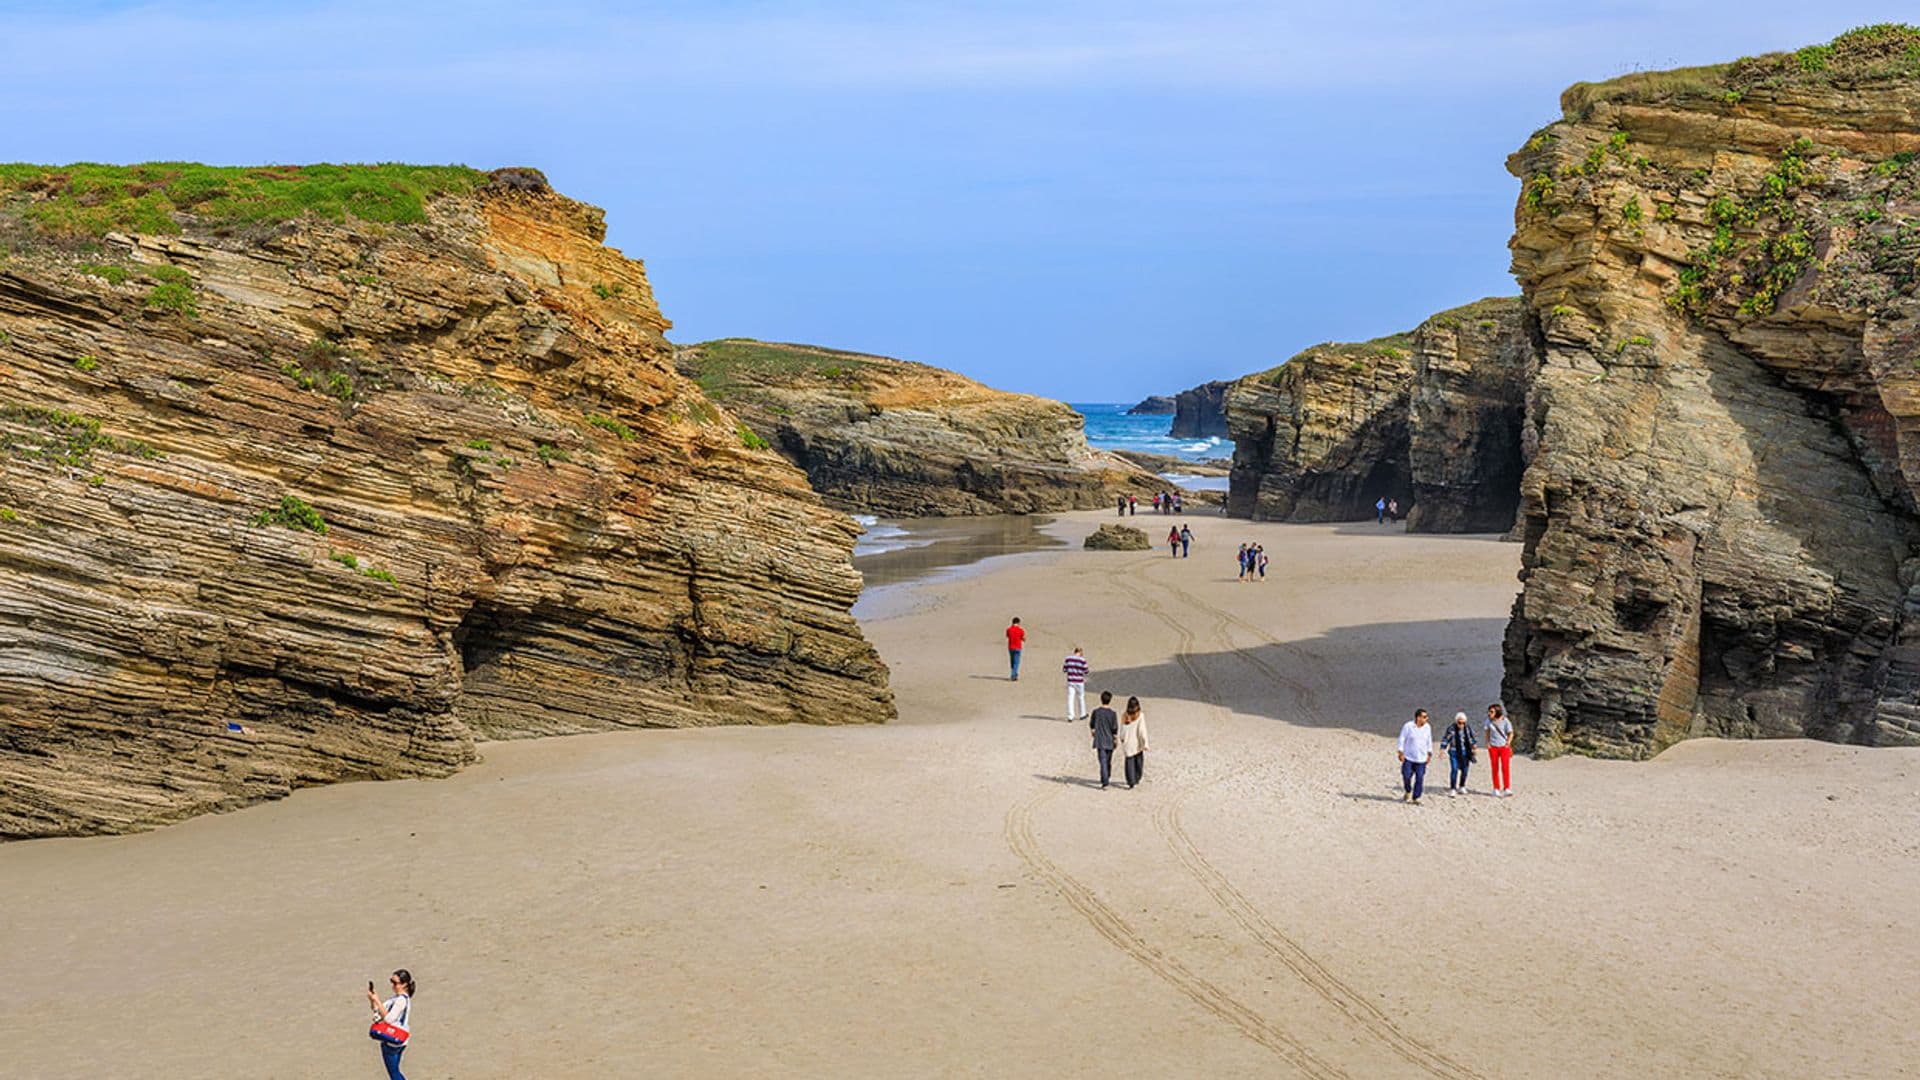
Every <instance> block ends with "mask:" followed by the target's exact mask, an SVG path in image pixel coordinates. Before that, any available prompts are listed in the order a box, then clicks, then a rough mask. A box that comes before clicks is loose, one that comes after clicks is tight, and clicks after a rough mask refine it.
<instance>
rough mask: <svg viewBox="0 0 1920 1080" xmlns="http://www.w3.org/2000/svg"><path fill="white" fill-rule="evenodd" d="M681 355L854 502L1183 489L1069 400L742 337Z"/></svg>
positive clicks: (1088, 503)
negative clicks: (1119, 452) (1117, 443)
mask: <svg viewBox="0 0 1920 1080" xmlns="http://www.w3.org/2000/svg"><path fill="white" fill-rule="evenodd" d="M678 362H679V364H680V369H681V371H682V372H684V373H685V374H687V375H688V376H690V377H692V378H694V379H695V380H697V381H698V382H699V384H700V386H701V387H702V388H703V389H704V390H705V391H706V392H707V393H708V395H709V396H711V397H713V398H714V399H715V400H717V401H720V402H723V403H724V404H726V406H727V407H728V408H730V409H732V410H734V411H735V412H736V413H738V414H739V416H740V418H741V419H742V420H743V421H744V422H745V423H746V425H747V428H748V430H750V431H751V432H752V434H753V436H754V437H756V438H757V439H759V440H761V441H764V442H765V443H767V444H768V445H770V446H772V447H773V448H774V449H775V450H778V451H779V452H780V453H782V454H784V455H786V457H787V458H788V460H790V461H792V462H793V463H794V464H795V465H797V466H799V467H800V468H801V469H803V470H805V471H806V474H807V478H808V480H809V481H811V482H812V484H813V487H814V490H815V491H818V492H819V493H820V494H821V496H822V497H823V498H825V499H826V500H827V501H828V502H829V503H831V504H833V505H835V506H840V507H844V508H846V509H848V510H854V511H863V512H869V513H875V514H884V515H888V516H894V517H921V516H952V515H965V514H1025V513H1033V512H1038V511H1048V510H1086V509H1091V508H1094V507H1105V506H1112V505H1114V501H1115V498H1116V497H1117V496H1122V495H1128V494H1131V495H1134V496H1136V497H1138V498H1141V499H1147V498H1151V497H1152V495H1153V493H1154V492H1156V491H1168V492H1170V491H1172V490H1173V485H1172V484H1170V483H1168V482H1167V481H1165V480H1162V479H1161V478H1159V477H1158V476H1155V475H1154V474H1153V473H1150V472H1148V471H1146V470H1145V469H1142V468H1140V467H1139V466H1137V465H1135V464H1133V463H1132V462H1129V461H1126V460H1124V459H1122V458H1119V457H1117V456H1115V455H1113V454H1109V453H1106V452H1104V451H1100V450H1095V449H1092V448H1091V447H1089V446H1088V445H1087V436H1086V430H1085V420H1084V418H1082V417H1081V416H1080V414H1079V413H1076V412H1074V411H1073V410H1072V409H1070V408H1068V407H1067V406H1066V405H1063V404H1061V403H1060V402H1058V401H1051V400H1048V399H1047V398H1041V397H1033V396H1031V395H1028V394H1013V393H1008V392H1006V391H1004V390H995V389H993V388H992V387H988V386H982V385H981V384H980V383H977V382H975V381H974V380H972V379H969V378H967V377H966V376H964V375H960V374H957V373H955V372H951V371H947V370H944V369H942V368H937V367H931V366H929V365H927V364H918V363H913V362H911V361H907V360H895V359H892V358H890V357H884V356H870V355H867V354H865V353H851V352H845V351H842V350H839V349H823V348H820V347H819V346H815V345H790V344H783V343H779V342H766V341H751V340H747V339H743V338H729V339H725V340H721V341H709V342H704V343H702V344H699V345H689V346H683V347H681V348H680V350H679V360H678Z"/></svg>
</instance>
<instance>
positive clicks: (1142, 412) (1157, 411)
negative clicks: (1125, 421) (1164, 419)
mask: <svg viewBox="0 0 1920 1080" xmlns="http://www.w3.org/2000/svg"><path fill="white" fill-rule="evenodd" d="M1173 410H1174V402H1173V399H1172V398H1170V397H1167V396H1166V395H1165V394H1150V395H1148V396H1147V397H1144V398H1141V399H1140V403H1139V404H1138V405H1135V406H1134V407H1133V408H1131V409H1128V410H1127V415H1128V416H1172V415H1173Z"/></svg>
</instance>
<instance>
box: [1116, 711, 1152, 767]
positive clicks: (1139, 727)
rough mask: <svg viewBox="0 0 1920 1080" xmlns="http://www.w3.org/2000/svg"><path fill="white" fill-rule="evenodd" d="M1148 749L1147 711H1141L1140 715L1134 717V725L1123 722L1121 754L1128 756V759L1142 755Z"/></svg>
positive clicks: (1121, 726) (1121, 725)
mask: <svg viewBox="0 0 1920 1080" xmlns="http://www.w3.org/2000/svg"><path fill="white" fill-rule="evenodd" d="M1146 748H1147V711H1146V710H1145V709H1142V710H1140V715H1139V716H1136V717H1134V719H1133V723H1131V724H1129V723H1126V722H1125V720H1122V721H1121V724H1120V752H1121V753H1122V754H1124V755H1126V756H1127V757H1132V756H1133V755H1135V754H1138V753H1140V752H1141V751H1143V750H1145V749H1146Z"/></svg>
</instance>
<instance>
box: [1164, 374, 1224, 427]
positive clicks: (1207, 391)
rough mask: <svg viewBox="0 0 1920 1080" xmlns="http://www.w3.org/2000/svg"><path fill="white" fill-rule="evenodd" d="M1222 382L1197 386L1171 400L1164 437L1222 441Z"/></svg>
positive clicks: (1183, 391) (1181, 392)
mask: <svg viewBox="0 0 1920 1080" xmlns="http://www.w3.org/2000/svg"><path fill="white" fill-rule="evenodd" d="M1231 385H1232V384H1231V383H1229V382H1225V381H1215V382H1210V383H1201V384H1200V385H1199V386H1196V387H1194V388H1193V389H1191V390H1182V391H1180V392H1179V393H1178V394H1175V395H1174V396H1173V426H1172V427H1170V428H1168V429H1167V436H1168V437H1169V438H1174V439H1224V438H1226V437H1227V412H1226V398H1227V387H1228V386H1231Z"/></svg>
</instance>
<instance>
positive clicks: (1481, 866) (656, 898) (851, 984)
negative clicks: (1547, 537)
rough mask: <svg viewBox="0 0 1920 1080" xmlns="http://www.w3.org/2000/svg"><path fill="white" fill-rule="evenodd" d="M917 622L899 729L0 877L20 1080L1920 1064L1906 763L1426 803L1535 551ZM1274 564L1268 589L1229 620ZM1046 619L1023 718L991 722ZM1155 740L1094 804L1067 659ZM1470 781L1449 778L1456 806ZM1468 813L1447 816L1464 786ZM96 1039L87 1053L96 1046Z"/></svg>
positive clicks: (1915, 779) (1768, 753) (897, 618)
mask: <svg viewBox="0 0 1920 1080" xmlns="http://www.w3.org/2000/svg"><path fill="white" fill-rule="evenodd" d="M1102 520H1106V517H1105V516H1104V515H1100V514H1098V513H1087V514H1077V515H1068V516H1065V517H1063V518H1062V519H1061V520H1060V521H1059V522H1058V523H1057V524H1055V525H1052V526H1049V530H1050V531H1051V532H1053V533H1055V534H1057V535H1058V536H1060V537H1061V538H1062V539H1065V540H1067V541H1069V542H1070V543H1072V544H1074V545H1075V546H1072V547H1069V548H1063V549H1054V550H1048V551H1040V552H1033V553H1028V554H1021V555H1012V556H1009V557H1006V558H1003V559H997V560H995V561H994V562H993V563H991V564H989V565H988V566H987V567H986V568H985V569H984V570H982V571H980V572H977V573H972V574H970V575H968V576H966V577H964V578H959V579H950V580H935V581H932V582H927V583H923V584H917V585H909V586H904V587H902V588H904V589H905V590H907V591H909V592H911V593H912V594H913V596H914V601H913V602H912V603H909V604H900V605H895V606H894V608H893V611H894V613H892V614H885V615H881V616H876V617H872V618H870V619H869V620H868V621H867V627H868V630H869V632H870V633H871V634H872V636H873V638H874V640H875V641H876V642H877V643H878V644H879V646H880V649H881V651H882V654H883V655H884V656H885V657H886V658H887V660H888V662H889V663H890V664H891V665H892V667H893V672H894V686H895V688H896V691H897V693H898V695H899V700H900V704H901V714H902V718H901V721H900V722H899V723H898V724H895V725H890V726H887V727H884V728H838V729H832V728H799V727H791V728H778V729H757V730H755V729H738V728H733V729H713V730H704V731H636V732H626V733H616V734H609V735H598V736H586V737H578V738H570V739H551V740H542V741H532V742H523V743H513V744H493V745H489V746H488V747H486V748H485V757H486V760H485V761H484V762H483V763H482V764H481V765H479V766H477V767H476V768H474V769H472V770H470V771H468V772H466V773H463V774H461V775H459V776H456V777H453V778H450V779H447V780H442V781H433V782H397V783H383V784H354V785H346V786H341V787H334V788H327V789H319V790H313V791H307V792H302V793H300V794H297V795H295V796H294V797H292V798H290V799H288V800H285V801H283V802H281V803H277V804H274V805H270V806H262V807H256V808H253V809H249V810H245V811H241V812H238V813H233V814H227V815H222V816H219V817H212V818H202V819H198V820H195V821H191V822H187V823H185V824H182V825H179V826H175V827H172V828H169V829H165V830H161V831H159V832H155V833H149V834H145V835H140V836H131V837H115V838H100V839H89V840H56V841H37V842H31V843H24V844H13V845H8V846H5V847H0V912H4V913H5V914H4V917H0V957H5V958H6V961H7V963H6V969H7V974H8V975H9V976H10V978H8V979H7V980H6V982H5V989H4V990H0V1075H5V1076H9V1077H11V1076H19V1077H40V1076H49V1075H78V1076H115V1077H139V1076H155V1077H190V1076H191V1077H201V1076H241V1075H246V1076H272V1077H307V1076H351V1075H356V1074H357V1075H366V1076H377V1075H380V1073H379V1064H378V1054H377V1052H376V1050H375V1047H374V1045H373V1044H372V1043H371V1042H370V1041H369V1040H368V1039H367V1038H366V1037H365V1028H366V1016H365V1008H364V1001H363V1000H362V999H361V998H360V996H359V995H360V993H361V989H362V987H363V986H364V984H365V981H366V980H367V979H369V978H373V979H381V978H382V977H383V976H384V974H385V972H386V971H387V970H388V969H390V968H392V967H394V966H397V965H406V966H408V967H410V968H411V969H412V970H413V971H414V973H415V975H416V976H417V977H418V978H419V980H420V984H421V985H420V995H419V999H418V1008H417V1015H416V1024H415V1027H416V1031H417V1035H416V1039H415V1046H414V1047H413V1048H412V1049H410V1050H409V1051H408V1052H407V1058H406V1067H407V1070H408V1072H409V1074H410V1075H413V1076H416V1077H437V1076H458V1077H530V1076H537V1077H569V1076H617V1075H660V1076H701V1077H704V1076H735V1075H747V1076H828V1075H830V1076H862V1077H866V1076H872V1077H896V1076H920V1075H939V1076H946V1075H968V1076H1047V1077H1057V1076H1099V1075H1115V1074H1120V1075H1147V1076H1194V1075H1209V1076H1276V1075H1278V1076H1286V1075H1307V1076H1314V1077H1339V1076H1350V1077H1375V1076H1388V1077H1392V1076H1440V1077H1540V1076H1572V1075H1578V1076H1583V1077H1615V1076H1618V1077H1643V1076H1682V1075H1684V1076H1779V1077H1795V1076H1806V1075H1827V1076H1849V1077H1853V1076H1858V1077H1881V1076H1892V1075H1897V1074H1899V1073H1900V1072H1901V1071H1902V1070H1904V1069H1906V1068H1907V1067H1908V1063H1910V1062H1911V1061H1912V1060H1914V1058H1915V1055H1916V1052H1920V1033H1917V1032H1916V1029H1915V1026H1914V1025H1913V1024H1912V1023H1911V1019H1910V1016H1909V1015H1908V1014H1909V1013H1910V1011H1911V1010H1910V1003H1909V1002H1908V1000H1907V995H1905V993H1904V991H1903V989H1902V988H1903V987H1904V986H1905V985H1906V984H1907V983H1908V981H1909V980H1910V979H1911V976H1912V972H1913V970H1915V966H1916V963H1920V948H1917V947H1916V946H1915V944H1914V936H1913V933H1912V930H1911V928H1910V926H1909V925H1908V924H1909V922H1910V913H1911V912H1912V911H1913V910H1914V905H1915V901H1916V900H1917V899H1920V860H1916V855H1920V839H1917V838H1916V834H1915V830H1914V824H1915V822H1916V821H1917V820H1920V752H1916V751H1910V750H1881V751H1869V750H1859V749H1853V748H1847V747H1836V746H1828V745H1824V744H1815V743H1807V742H1776V743H1764V744H1733V743H1719V742H1696V743H1689V744H1683V745H1682V746H1680V747H1678V748H1676V749H1675V750H1673V751H1670V752H1669V753H1667V754H1666V755H1664V756H1662V757H1661V758H1660V759H1658V760H1655V761H1653V762H1648V763H1638V764H1636V763H1625V762H1597V761H1587V760H1581V759H1560V760H1556V761H1551V762H1534V761H1530V760H1526V759H1521V760H1519V761H1517V762H1516V763H1515V767H1514V786H1515V789H1516V791H1517V792H1518V795H1517V796H1516V797H1515V798H1512V799H1505V800H1499V799H1494V798H1491V797H1489V796H1487V795H1485V794H1484V792H1485V790H1486V778H1485V774H1484V772H1478V773H1476V775H1475V776H1474V777H1473V780H1472V784H1473V787H1474V788H1475V789H1476V790H1477V791H1479V792H1481V793H1482V794H1476V795H1470V796H1466V797H1463V798H1457V799H1450V798H1448V797H1447V796H1446V794H1445V793H1444V791H1441V792H1438V793H1434V794H1430V795H1429V796H1428V797H1427V799H1426V801H1425V803H1424V804H1423V805H1421V806H1417V807H1414V806H1407V805H1404V804H1402V803H1401V802H1400V801H1399V800H1398V791H1397V785H1398V777H1397V772H1396V769H1395V766H1394V760H1393V749H1392V734H1393V733H1394V732H1396V731H1397V730H1398V727H1399V724H1400V722H1401V720H1402V718H1403V717H1404V716H1405V715H1406V714H1407V713H1408V712H1409V711H1410V710H1411V709H1412V708H1413V707H1414V706H1415V705H1425V706H1427V707H1428V708H1431V709H1433V710H1434V711H1435V712H1436V713H1439V712H1442V711H1444V712H1445V713H1447V714H1450V713H1451V712H1452V711H1453V709H1455V708H1466V709H1468V710H1469V711H1474V710H1477V709H1478V708H1479V707H1480V706H1482V705H1484V704H1485V702H1487V701H1490V700H1492V699H1493V698H1492V695H1493V694H1494V693H1495V691H1496V689H1497V686H1498V678H1499V668H1498V646H1499V638H1500V632H1501V628H1502V627H1503V625H1504V619H1505V614H1506V609H1507V606H1508V605H1509V603H1510V602H1511V600H1512V596H1513V592H1514V587H1515V586H1514V582H1513V573H1514V570H1515V569H1516V565H1517V562H1518V557H1519V550H1518V548H1517V546H1515V545H1511V544H1503V543H1499V542H1497V541H1495V540H1493V539H1492V538H1487V537H1412V536H1406V535H1404V534H1401V533H1399V532H1398V531H1397V530H1382V529H1377V528H1376V527H1373V526H1325V527H1323V526H1280V525H1259V526H1255V525H1248V524H1246V523H1244V522H1226V521H1213V522H1206V521H1196V522H1194V529H1195V531H1196V533H1198V534H1199V544H1198V546H1197V547H1196V548H1195V551H1194V557H1193V558H1192V559H1187V560H1174V559H1169V558H1168V557H1167V556H1166V555H1164V554H1162V553H1146V554H1138V553H1108V552H1085V551H1082V550H1080V549H1079V548H1078V547H1077V541H1078V538H1079V536H1081V535H1083V534H1084V533H1085V532H1086V531H1088V530H1090V529H1092V528H1093V527H1094V526H1095V525H1097V524H1099V523H1100V522H1101V521H1102ZM1242 539H1257V540H1259V541H1261V542H1263V543H1265V544H1266V546H1267V549H1268V551H1269V553H1270V554H1271V555H1272V556H1273V558H1272V569H1271V573H1272V575H1273V577H1272V578H1271V580H1269V581H1268V582H1267V583H1266V584H1264V585H1244V584H1240V583H1238V582H1236V581H1235V580H1234V574H1233V562H1232V555H1233V550H1234V546H1235V545H1236V544H1237V543H1238V542H1239V541H1240V540H1242ZM1012 614H1020V615H1021V616H1022V617H1023V621H1024V622H1025V624H1026V625H1027V626H1028V628H1029V630H1030V632H1031V635H1032V636H1031V638H1030V645H1029V647H1030V649H1031V653H1030V655H1029V659H1028V660H1027V674H1026V677H1025V678H1023V679H1022V680H1021V681H1020V682H1018V683H1011V682H1008V681H1007V680H1006V678H1005V674H1006V672H1005V652H1004V649H1003V648H1002V641H1001V638H1000V630H1001V628H1002V627H1003V626H1004V624H1005V621H1006V618H1007V617H1008V616H1009V615H1012ZM1075 642H1078V643H1080V644H1082V645H1084V646H1085V647H1086V648H1087V651H1088V655H1089V657H1090V658H1091V660H1092V663H1093V666H1094V671H1095V674H1094V677H1093V683H1092V685H1093V688H1094V689H1095V690H1096V691H1097V690H1098V689H1100V688H1102V687H1107V688H1112V689H1115V690H1117V691H1119V692H1120V693H1122V694H1126V693H1136V694H1140V695H1141V696H1142V697H1143V698H1144V699H1145V700H1146V707H1147V711H1148V718H1149V724H1150V728H1151V739H1152V742H1153V745H1154V749H1153V750H1152V751H1151V752H1150V753H1149V754H1148V764H1147V778H1146V783H1145V784H1144V785H1143V786H1142V787H1141V788H1140V789H1138V790H1133V791H1129V790H1126V789H1125V788H1115V789H1111V790H1106V791H1101V790H1099V789H1097V788H1096V787H1093V786H1090V783H1089V777H1090V775H1091V771H1092V766H1093V755H1092V753H1091V752H1090V751H1089V750H1088V748H1087V737H1086V733H1085V728H1084V725H1081V724H1070V723H1068V722H1066V720H1065V718H1064V717H1063V716H1062V709H1063V706H1064V696H1063V693H1062V688H1061V680H1060V677H1059V675H1058V665H1059V658H1060V656H1061V655H1063V654H1064V653H1065V651H1066V649H1067V648H1068V647H1069V646H1070V645H1072V644H1073V643H1075ZM1442 772H1444V769H1442ZM1444 785H1445V778H1444V775H1442V776H1440V777H1439V778H1438V783H1437V784H1435V785H1434V786H1435V787H1439V788H1444ZM75 1029H77V1030H78V1032H79V1034H77V1035H76V1034H73V1033H72V1032H73V1030H75Z"/></svg>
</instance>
